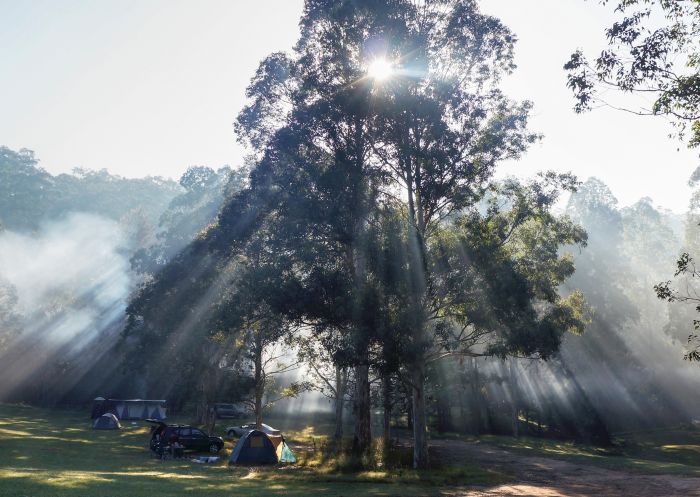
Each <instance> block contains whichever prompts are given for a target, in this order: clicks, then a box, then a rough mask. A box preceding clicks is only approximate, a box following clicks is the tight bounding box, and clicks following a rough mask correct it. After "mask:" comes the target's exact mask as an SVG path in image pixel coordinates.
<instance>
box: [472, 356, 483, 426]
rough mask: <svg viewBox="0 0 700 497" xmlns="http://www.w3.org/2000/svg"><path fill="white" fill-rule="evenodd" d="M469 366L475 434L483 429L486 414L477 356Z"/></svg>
mask: <svg viewBox="0 0 700 497" xmlns="http://www.w3.org/2000/svg"><path fill="white" fill-rule="evenodd" d="M469 366H470V368H471V378H470V380H469V384H470V387H471V397H472V399H471V400H472V401H471V408H472V409H471V411H472V412H471V414H472V431H473V433H474V434H475V435H478V434H479V433H481V429H482V426H483V423H484V416H483V415H482V404H481V388H480V387H479V368H478V367H477V364H476V358H475V357H472V358H471V359H470V361H469Z"/></svg>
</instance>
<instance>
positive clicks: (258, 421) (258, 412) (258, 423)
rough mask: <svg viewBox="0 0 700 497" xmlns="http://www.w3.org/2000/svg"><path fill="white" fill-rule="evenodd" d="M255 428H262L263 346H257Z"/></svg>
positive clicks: (263, 390) (263, 388)
mask: <svg viewBox="0 0 700 497" xmlns="http://www.w3.org/2000/svg"><path fill="white" fill-rule="evenodd" d="M254 374H255V427H256V428H257V429H258V430H259V429H260V428H261V427H262V421H263V417H262V407H263V406H262V398H263V394H264V393H265V376H264V373H263V370H262V346H261V345H260V344H256V346H255V373H254Z"/></svg>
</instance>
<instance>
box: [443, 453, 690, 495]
mask: <svg viewBox="0 0 700 497" xmlns="http://www.w3.org/2000/svg"><path fill="white" fill-rule="evenodd" d="M431 446H432V447H435V448H436V450H437V451H438V453H439V454H441V455H443V454H444V456H446V457H449V458H451V459H460V460H464V461H478V463H479V464H480V465H482V466H485V467H493V468H498V469H502V470H505V471H508V472H509V473H512V474H515V475H516V477H517V481H516V482H515V483H513V484H508V485H501V486H499V487H495V488H489V489H484V490H472V491H469V492H466V493H459V494H456V495H459V496H464V497H467V496H469V497H496V496H516V495H517V496H537V497H583V496H586V497H588V496H596V497H612V496H615V497H618V496H625V497H627V496H629V497H671V496H699V497H700V478H695V477H689V476H677V475H643V474H639V473H629V472H625V471H617V470H609V469H603V468H599V467H596V466H589V465H584V464H578V463H573V462H567V461H562V460H559V459H553V458H548V457H547V458H545V457H534V456H533V457H531V456H524V455H521V454H516V453H514V452H509V451H507V450H504V449H499V448H496V447H493V446H489V445H485V444H480V443H469V442H460V441H454V440H450V441H446V440H434V441H432V442H431Z"/></svg>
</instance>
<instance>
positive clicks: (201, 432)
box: [192, 428, 206, 438]
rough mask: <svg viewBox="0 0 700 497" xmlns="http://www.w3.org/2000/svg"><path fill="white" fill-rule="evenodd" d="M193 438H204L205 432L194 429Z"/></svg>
mask: <svg viewBox="0 0 700 497" xmlns="http://www.w3.org/2000/svg"><path fill="white" fill-rule="evenodd" d="M192 436H193V437H199V438H204V437H206V435H205V434H204V432H203V431H201V430H198V429H196V428H192Z"/></svg>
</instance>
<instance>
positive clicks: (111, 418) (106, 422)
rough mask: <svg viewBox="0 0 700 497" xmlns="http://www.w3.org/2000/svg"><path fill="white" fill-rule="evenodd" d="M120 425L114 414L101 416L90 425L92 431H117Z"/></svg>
mask: <svg viewBox="0 0 700 497" xmlns="http://www.w3.org/2000/svg"><path fill="white" fill-rule="evenodd" d="M121 427H122V425H120V424H119V420H118V419H117V417H116V416H115V415H114V414H110V413H107V414H103V415H102V416H100V417H99V418H97V419H96V420H95V421H93V423H92V429H93V430H119V429H121Z"/></svg>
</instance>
